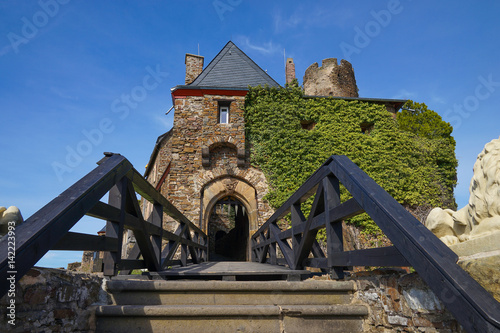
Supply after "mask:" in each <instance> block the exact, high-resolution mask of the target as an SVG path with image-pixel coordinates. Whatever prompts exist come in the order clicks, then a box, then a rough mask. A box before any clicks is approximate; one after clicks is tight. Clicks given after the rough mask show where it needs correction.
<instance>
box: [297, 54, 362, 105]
mask: <svg viewBox="0 0 500 333" xmlns="http://www.w3.org/2000/svg"><path fill="white" fill-rule="evenodd" d="M303 83H304V94H305V95H308V96H336V97H359V95H358V86H357V85H356V78H355V77H354V70H353V68H352V65H351V63H350V62H348V61H347V60H344V59H342V60H341V61H340V65H339V64H338V63H337V59H336V58H328V59H324V60H323V62H322V66H321V67H319V66H318V63H317V62H315V63H314V64H312V65H311V66H309V67H308V68H307V69H306V73H305V75H304V81H303Z"/></svg>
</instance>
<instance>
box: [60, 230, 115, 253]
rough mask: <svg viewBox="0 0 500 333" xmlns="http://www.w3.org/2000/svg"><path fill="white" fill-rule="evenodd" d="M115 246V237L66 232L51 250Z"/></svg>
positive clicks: (106, 248)
mask: <svg viewBox="0 0 500 333" xmlns="http://www.w3.org/2000/svg"><path fill="white" fill-rule="evenodd" d="M117 247H118V240H117V239H116V238H110V237H106V236H96V235H87V234H81V233H77V232H68V233H67V234H66V235H64V236H63V238H61V240H60V241H59V242H57V244H56V245H54V246H53V247H52V249H51V250H64V251H112V250H114V249H116V248H117Z"/></svg>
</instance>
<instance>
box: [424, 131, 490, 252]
mask: <svg viewBox="0 0 500 333" xmlns="http://www.w3.org/2000/svg"><path fill="white" fill-rule="evenodd" d="M469 191H470V198H469V204H468V205H467V206H465V207H463V208H462V209H460V210H458V211H456V212H455V211H453V210H450V209H445V210H443V209H441V208H434V209H433V210H432V211H431V212H430V213H429V216H427V220H426V222H425V225H426V226H427V228H429V229H430V230H431V231H432V232H433V233H434V234H435V235H436V236H437V237H439V239H441V240H442V241H443V242H444V243H445V244H446V245H453V244H457V243H459V242H464V241H467V240H469V239H475V238H480V237H484V236H487V235H490V234H492V233H494V232H500V138H499V139H495V140H492V141H491V142H489V143H487V144H486V146H485V147H484V149H483V151H482V152H481V153H480V154H479V155H478V157H477V160H476V163H475V164H474V176H473V177H472V180H471V183H470V187H469ZM499 238H500V234H499Z"/></svg>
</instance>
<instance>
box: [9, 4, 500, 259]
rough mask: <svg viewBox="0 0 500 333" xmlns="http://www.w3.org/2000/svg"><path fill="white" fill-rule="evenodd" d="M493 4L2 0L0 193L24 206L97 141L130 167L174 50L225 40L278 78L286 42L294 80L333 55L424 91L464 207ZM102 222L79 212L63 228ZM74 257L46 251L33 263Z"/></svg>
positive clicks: (492, 74)
mask: <svg viewBox="0 0 500 333" xmlns="http://www.w3.org/2000/svg"><path fill="white" fill-rule="evenodd" d="M498 14H500V3H499V2H497V1H481V2H472V1H440V2H437V1H425V0H424V1H411V0H400V1H397V0H390V1H366V0H363V1H356V2H352V1H331V0H329V1H309V2H305V1H295V0H289V1H256V0H253V1H249V0H185V1H141V2H139V1H120V2H111V1H108V2H104V1H81V0H41V1H15V2H14V1H3V2H1V3H0V115H1V119H2V121H1V130H0V150H1V152H2V155H3V158H2V159H1V163H0V206H7V207H8V206H11V205H15V206H18V207H19V208H20V209H21V211H22V213H23V216H24V217H25V218H28V217H29V216H31V215H32V214H33V213H35V212H36V211H37V210H38V209H40V208H41V207H42V206H44V205H45V204H46V203H48V202H49V201H50V200H52V199H53V198H54V197H56V196H57V195H58V194H59V193H61V192H62V191H64V190H65V189H66V188H67V187H69V186H70V185H72V184H73V183H74V182H75V181H77V180H78V179H80V178H81V177H82V176H84V175H85V174H87V173H88V172H89V171H91V170H92V169H93V168H94V167H95V166H96V165H95V163H96V162H97V161H98V160H99V159H101V157H102V152H104V151H111V152H117V153H121V154H122V155H124V156H126V157H127V158H128V159H129V160H130V161H131V162H132V163H133V164H134V166H135V167H136V169H137V170H139V172H141V173H142V172H143V171H144V167H145V165H146V164H147V162H148V160H149V156H150V153H151V151H152V148H153V146H154V143H155V141H156V138H157V137H158V136H159V135H160V134H162V133H164V132H166V131H167V130H168V129H170V127H171V126H172V119H173V113H170V114H169V115H167V116H166V115H165V112H166V111H167V110H168V109H169V108H170V107H171V105H172V102H171V97H170V88H172V87H174V86H175V85H178V84H183V83H184V75H185V67H184V55H185V53H194V54H197V53H198V49H199V54H200V55H203V56H204V57H205V65H207V64H208V63H209V61H210V60H211V59H212V58H213V57H214V56H215V55H216V54H217V53H218V52H219V51H220V49H221V48H222V47H223V46H224V45H225V44H226V43H227V42H228V41H229V40H232V41H233V42H234V43H235V44H236V45H237V46H238V47H240V48H241V49H242V50H243V51H244V52H245V53H246V54H247V55H248V56H250V57H251V58H252V59H253V60H254V61H255V62H256V63H257V64H258V65H260V66H261V67H262V68H263V69H265V70H267V71H268V73H269V74H270V75H271V76H272V77H273V78H274V79H275V80H277V81H278V82H279V83H280V84H284V79H285V72H284V52H286V56H287V57H293V58H294V62H295V66H296V73H297V77H298V78H299V82H301V81H302V77H303V74H304V72H305V69H306V68H307V67H308V66H309V65H311V64H312V63H314V62H318V63H321V60H322V59H324V58H330V57H336V58H338V59H339V61H340V59H342V58H343V59H347V60H349V61H350V62H351V63H352V65H353V67H354V70H355V75H356V80H357V84H358V88H359V94H360V96H361V97H373V98H403V99H405V98H408V99H413V100H415V101H417V102H424V103H426V104H427V105H428V106H429V107H430V108H431V109H433V110H435V111H437V112H438V113H439V114H440V115H441V116H442V117H443V118H444V119H445V120H446V121H448V122H450V123H451V124H452V125H453V126H454V132H453V135H454V137H455V139H456V141H457V148H456V154H457V157H458V160H459V167H458V181H459V184H458V186H457V188H456V190H455V196H456V199H457V203H458V205H459V207H462V206H464V205H465V204H466V203H467V200H468V186H469V181H470V178H471V176H472V166H473V164H474V161H475V159H476V156H477V155H478V154H479V152H480V151H481V150H482V148H483V146H484V144H486V143H487V142H489V141H491V140H492V139H495V138H498V137H499V135H500V127H499V120H500V117H499V115H498V112H499V111H498V109H499V108H498V105H500V65H499V61H498V59H500V45H499V44H500V38H499V37H498V36H499V33H500V21H499V20H498ZM127 96H129V97H127ZM130 96H132V97H133V98H132V99H130ZM75 152H76V154H78V157H75ZM68 156H71V157H68ZM103 226H104V222H102V221H98V220H94V219H90V218H85V219H83V220H82V221H81V222H79V223H78V224H77V226H76V227H75V229H74V230H77V231H80V232H88V233H95V232H97V230H99V229H101V228H102V227H103ZM80 259H81V253H67V252H51V253H49V254H48V255H47V256H46V257H45V258H44V259H42V261H40V262H39V265H42V266H49V267H62V266H66V264H67V263H68V262H73V261H79V260H80Z"/></svg>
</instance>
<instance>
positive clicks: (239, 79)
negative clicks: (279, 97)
mask: <svg viewBox="0 0 500 333" xmlns="http://www.w3.org/2000/svg"><path fill="white" fill-rule="evenodd" d="M259 84H260V85H261V86H264V85H266V84H267V85H268V86H271V87H279V86H280V85H279V84H278V83H277V82H276V81H274V79H273V78H272V77H271V76H269V74H267V73H266V72H265V71H263V70H262V68H260V67H259V66H258V65H257V64H256V63H255V62H254V61H253V60H252V59H250V58H249V57H248V56H247V55H246V54H245V53H244V52H243V51H241V50H240V49H239V48H238V47H237V46H236V45H234V43H233V42H231V41H229V42H228V43H227V44H226V46H224V48H223V49H222V50H221V51H220V52H219V54H217V56H216V57H215V58H214V59H213V60H212V61H211V62H210V64H208V66H207V67H206V68H205V69H204V70H203V72H201V74H200V75H199V76H198V77H197V78H196V79H195V80H194V81H193V82H191V83H190V84H189V85H187V87H217V88H244V89H247V88H248V86H252V87H254V86H258V85H259Z"/></svg>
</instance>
